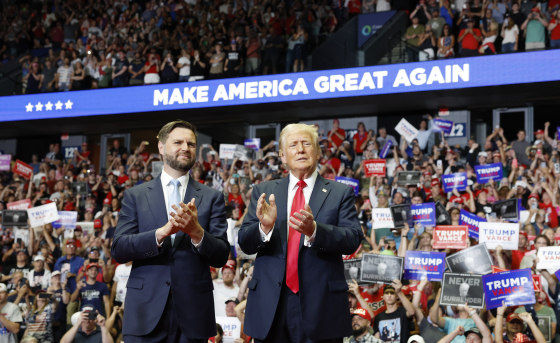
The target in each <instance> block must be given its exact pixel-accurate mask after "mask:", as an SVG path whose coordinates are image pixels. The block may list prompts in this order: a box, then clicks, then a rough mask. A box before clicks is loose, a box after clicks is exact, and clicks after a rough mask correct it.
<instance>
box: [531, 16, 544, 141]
mask: <svg viewBox="0 0 560 343" xmlns="http://www.w3.org/2000/svg"><path fill="white" fill-rule="evenodd" d="M531 12H540V10H539V8H538V7H535V8H533V9H532V10H531ZM535 135H544V131H543V130H537V131H535Z"/></svg>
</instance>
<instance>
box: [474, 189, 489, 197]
mask: <svg viewBox="0 0 560 343" xmlns="http://www.w3.org/2000/svg"><path fill="white" fill-rule="evenodd" d="M482 192H484V193H488V190H486V188H484V189H477V190H476V192H474V197H475V198H478V196H479V195H480V193H482Z"/></svg>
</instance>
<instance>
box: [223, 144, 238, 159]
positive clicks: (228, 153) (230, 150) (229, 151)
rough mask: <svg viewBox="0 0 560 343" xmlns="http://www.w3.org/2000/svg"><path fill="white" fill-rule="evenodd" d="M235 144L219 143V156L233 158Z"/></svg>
mask: <svg viewBox="0 0 560 343" xmlns="http://www.w3.org/2000/svg"><path fill="white" fill-rule="evenodd" d="M235 147H236V144H220V158H227V159H230V160H233V155H234V154H235Z"/></svg>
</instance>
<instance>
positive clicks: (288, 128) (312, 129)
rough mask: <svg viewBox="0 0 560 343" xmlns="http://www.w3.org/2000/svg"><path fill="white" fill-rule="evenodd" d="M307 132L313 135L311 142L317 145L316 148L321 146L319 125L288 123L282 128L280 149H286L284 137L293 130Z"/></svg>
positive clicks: (279, 142)
mask: <svg viewBox="0 0 560 343" xmlns="http://www.w3.org/2000/svg"><path fill="white" fill-rule="evenodd" d="M297 131H301V132H305V133H307V134H308V135H309V136H310V137H311V142H312V144H313V145H314V146H315V148H316V149H318V148H319V134H318V133H317V127H316V126H315V125H307V124H299V123H298V124H288V125H286V127H285V128H283V129H282V132H280V139H279V141H278V149H279V150H280V152H282V151H283V150H284V139H285V138H284V137H286V135H287V134H289V133H292V132H297Z"/></svg>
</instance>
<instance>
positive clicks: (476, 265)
mask: <svg viewBox="0 0 560 343" xmlns="http://www.w3.org/2000/svg"><path fill="white" fill-rule="evenodd" d="M445 261H446V262H447V266H448V267H449V270H451V271H452V272H453V273H470V274H480V275H485V274H488V273H491V272H492V258H491V257H490V253H489V252H488V249H487V248H486V245H485V244H484V243H482V244H477V245H475V246H472V247H469V248H467V249H463V250H460V251H458V252H456V253H455V254H453V255H450V256H447V257H446V258H445Z"/></svg>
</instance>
